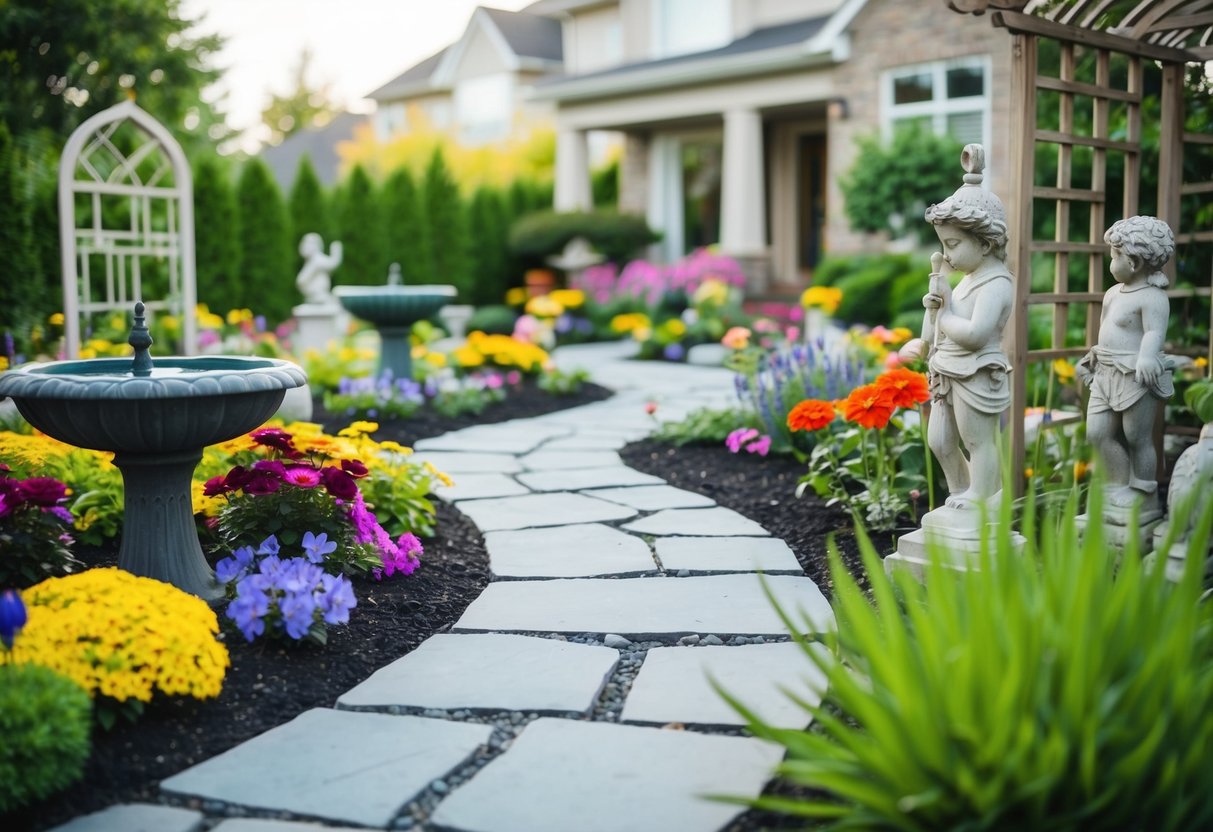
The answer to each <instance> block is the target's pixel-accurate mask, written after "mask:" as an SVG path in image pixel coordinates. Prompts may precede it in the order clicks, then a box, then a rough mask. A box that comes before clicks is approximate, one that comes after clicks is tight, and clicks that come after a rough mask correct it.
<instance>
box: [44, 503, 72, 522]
mask: <svg viewBox="0 0 1213 832" xmlns="http://www.w3.org/2000/svg"><path fill="white" fill-rule="evenodd" d="M42 510H43V511H45V512H46V513H47V514H53V515H55V516H56V517H58V518H59V519H60V520H62V521H63V522H64V523H67V524H68V525H71V524H72V523H74V522H76V518H75V517H72V513H71V512H70V511H68V510H67V509H66V508H64V507H63V506H51V507H50V508H44V509H42Z"/></svg>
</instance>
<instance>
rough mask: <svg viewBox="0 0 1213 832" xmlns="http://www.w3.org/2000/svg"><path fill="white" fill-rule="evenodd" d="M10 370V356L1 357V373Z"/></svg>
mask: <svg viewBox="0 0 1213 832" xmlns="http://www.w3.org/2000/svg"><path fill="white" fill-rule="evenodd" d="M7 369H8V356H7V355H0V372H3V371H4V370H7Z"/></svg>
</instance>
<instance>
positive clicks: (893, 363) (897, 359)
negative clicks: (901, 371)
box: [884, 352, 901, 370]
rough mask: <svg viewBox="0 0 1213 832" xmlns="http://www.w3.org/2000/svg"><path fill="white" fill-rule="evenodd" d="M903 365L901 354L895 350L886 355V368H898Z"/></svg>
mask: <svg viewBox="0 0 1213 832" xmlns="http://www.w3.org/2000/svg"><path fill="white" fill-rule="evenodd" d="M900 366H901V356H900V355H898V354H897V353H895V352H891V353H889V354H888V355H886V356H885V357H884V368H885V369H886V370H896V369H897V368H898V367H900Z"/></svg>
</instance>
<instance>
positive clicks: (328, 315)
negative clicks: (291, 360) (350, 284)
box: [291, 301, 343, 358]
mask: <svg viewBox="0 0 1213 832" xmlns="http://www.w3.org/2000/svg"><path fill="white" fill-rule="evenodd" d="M291 311H292V312H293V313H294V315H295V323H296V324H297V327H296V329H295V335H294V337H293V338H292V343H293V345H294V352H295V355H296V357H298V358H303V354H304V353H306V352H307V351H308V350H316V351H317V352H324V351H325V350H327V349H328V348H329V343H330V342H332V341H337V340H339V339H340V338H341V333H342V331H343V328H342V325H341V318H342V317H343V312H342V309H341V306H340V305H339V304H338V303H337V302H336V301H334V302H333V303H332V304H327V303H301V304H299V305H298V306H296V307H295V308H294V309H292V310H291Z"/></svg>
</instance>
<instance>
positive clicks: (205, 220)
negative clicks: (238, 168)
mask: <svg viewBox="0 0 1213 832" xmlns="http://www.w3.org/2000/svg"><path fill="white" fill-rule="evenodd" d="M240 221H241V211H240V210H239V207H238V205H237V203H236V194H235V193H234V192H233V190H232V185H231V180H230V179H229V178H228V168H227V165H226V164H224V162H223V161H222V160H220V159H219V158H218V157H217V156H215V155H212V154H207V155H204V156H201V157H200V158H199V159H198V161H197V163H196V164H195V167H194V250H195V256H196V268H197V278H198V283H197V285H198V301H199V302H200V303H205V304H206V305H207V306H208V307H210V308H211V309H212V310H214V311H218V312H219V313H220V314H222V313H223V312H226V311H227V310H228V309H230V308H232V306H233V305H239V304H238V303H237V302H238V301H239V300H240V299H242V298H243V297H244V290H243V287H242V284H243V282H244V280H245V276H244V274H243V273H242V271H241V268H240V243H241V235H240V233H239V223H240ZM258 311H261V307H260V305H259V306H258Z"/></svg>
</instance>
